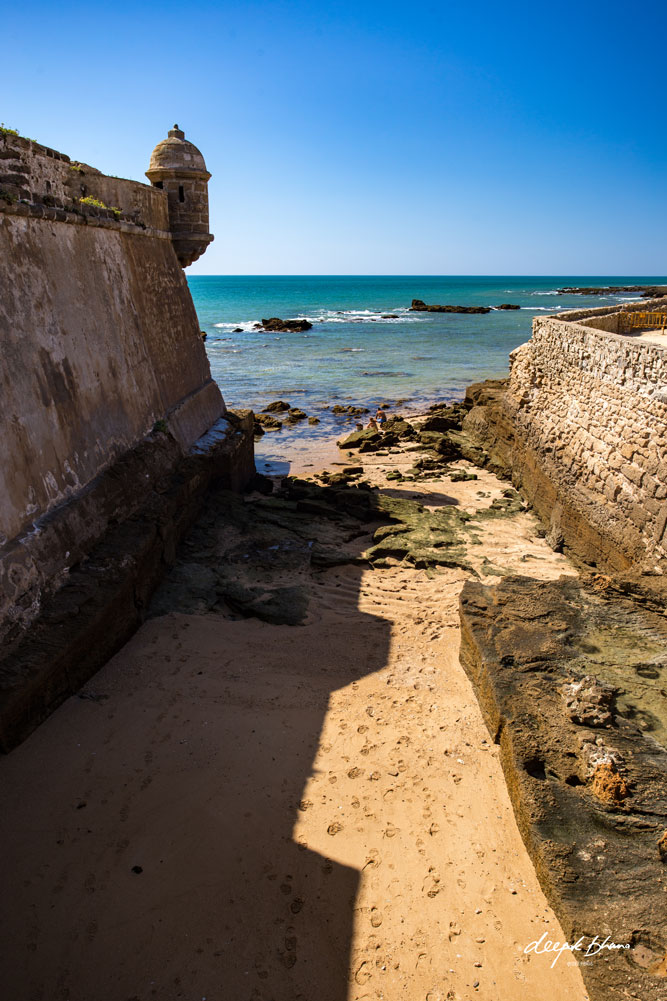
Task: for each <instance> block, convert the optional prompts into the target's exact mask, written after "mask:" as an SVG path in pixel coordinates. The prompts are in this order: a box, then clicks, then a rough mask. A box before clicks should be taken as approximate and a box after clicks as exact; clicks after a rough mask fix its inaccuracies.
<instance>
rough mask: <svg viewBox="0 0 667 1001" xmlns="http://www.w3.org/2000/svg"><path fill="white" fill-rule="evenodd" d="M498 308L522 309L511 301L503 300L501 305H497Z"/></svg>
mask: <svg viewBox="0 0 667 1001" xmlns="http://www.w3.org/2000/svg"><path fill="white" fill-rule="evenodd" d="M496 309H521V306H515V305H514V304H513V303H511V302H503V303H501V304H500V306H496Z"/></svg>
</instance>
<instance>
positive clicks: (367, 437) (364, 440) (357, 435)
mask: <svg viewBox="0 0 667 1001" xmlns="http://www.w3.org/2000/svg"><path fill="white" fill-rule="evenodd" d="M382 437H383V436H382V433H381V432H380V431H374V430H373V429H372V428H366V430H365V431H353V432H352V434H351V435H349V436H348V437H347V438H345V440H344V441H340V442H339V443H338V444H339V447H340V448H360V446H361V445H377V446H378V447H379V446H380V445H381V443H382Z"/></svg>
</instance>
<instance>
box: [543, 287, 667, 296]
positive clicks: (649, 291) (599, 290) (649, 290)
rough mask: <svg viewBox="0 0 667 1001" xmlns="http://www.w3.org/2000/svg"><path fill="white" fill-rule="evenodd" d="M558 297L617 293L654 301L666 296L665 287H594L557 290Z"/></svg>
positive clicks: (666, 290) (666, 289)
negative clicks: (638, 294) (637, 293)
mask: <svg viewBox="0 0 667 1001" xmlns="http://www.w3.org/2000/svg"><path fill="white" fill-rule="evenodd" d="M558 292H559V294H560V295H612V294H616V293H617V292H639V293H641V297H642V299H654V298H660V297H661V296H665V295H667V285H608V286H604V285H596V286H571V287H569V288H559V289H558Z"/></svg>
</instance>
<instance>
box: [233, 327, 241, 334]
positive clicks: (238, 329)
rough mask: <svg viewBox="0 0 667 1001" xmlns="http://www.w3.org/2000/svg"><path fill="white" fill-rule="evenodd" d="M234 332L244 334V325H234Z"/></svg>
mask: <svg viewBox="0 0 667 1001" xmlns="http://www.w3.org/2000/svg"><path fill="white" fill-rule="evenodd" d="M232 333H233V334H242V333H243V327H234V329H233V330H232Z"/></svg>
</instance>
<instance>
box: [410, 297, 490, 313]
mask: <svg viewBox="0 0 667 1001" xmlns="http://www.w3.org/2000/svg"><path fill="white" fill-rule="evenodd" d="M410 310H411V312H413V313H490V312H491V307H490V306H427V305H426V303H425V302H422V300H421V299H413V300H412V305H411V306H410Z"/></svg>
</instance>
